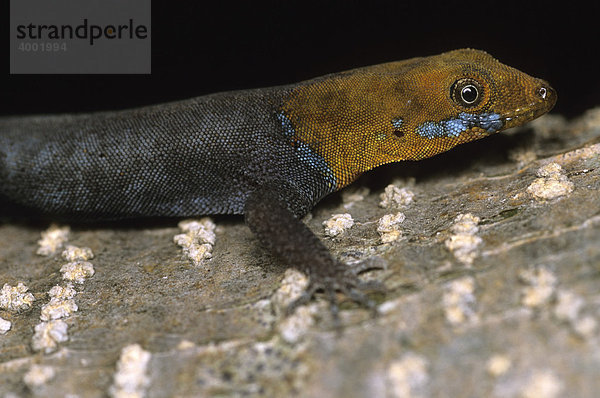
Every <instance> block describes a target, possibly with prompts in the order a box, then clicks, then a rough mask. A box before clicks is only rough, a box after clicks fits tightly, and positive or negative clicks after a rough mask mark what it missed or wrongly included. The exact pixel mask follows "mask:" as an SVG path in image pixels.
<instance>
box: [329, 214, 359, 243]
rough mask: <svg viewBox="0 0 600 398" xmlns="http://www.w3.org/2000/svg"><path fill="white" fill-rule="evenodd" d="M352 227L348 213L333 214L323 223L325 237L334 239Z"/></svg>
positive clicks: (352, 221) (352, 222)
mask: <svg viewBox="0 0 600 398" xmlns="http://www.w3.org/2000/svg"><path fill="white" fill-rule="evenodd" d="M353 225H354V220H353V219H352V216H351V215H350V214H348V213H344V214H333V215H332V216H331V217H330V218H329V219H328V220H325V221H323V226H324V227H325V235H327V236H329V237H334V236H337V235H339V234H341V233H342V232H344V231H345V230H347V229H349V228H351V227H352V226H353Z"/></svg>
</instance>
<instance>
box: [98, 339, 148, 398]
mask: <svg viewBox="0 0 600 398" xmlns="http://www.w3.org/2000/svg"><path fill="white" fill-rule="evenodd" d="M151 356H152V355H151V354H150V353H149V352H148V351H145V350H143V349H142V347H141V346H140V345H139V344H132V345H129V346H126V347H123V349H122V350H121V357H120V358H119V362H117V372H116V373H115V376H114V382H113V385H112V386H111V387H110V390H109V392H110V395H111V396H112V397H114V398H125V397H127V398H134V397H140V398H141V397H144V396H145V395H146V388H147V387H148V385H149V384H150V378H149V377H148V375H147V371H148V363H149V362H150V359H151Z"/></svg>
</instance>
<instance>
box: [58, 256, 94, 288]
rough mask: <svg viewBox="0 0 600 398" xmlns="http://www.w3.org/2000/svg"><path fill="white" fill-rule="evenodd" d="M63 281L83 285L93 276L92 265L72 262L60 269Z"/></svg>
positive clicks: (84, 262)
mask: <svg viewBox="0 0 600 398" xmlns="http://www.w3.org/2000/svg"><path fill="white" fill-rule="evenodd" d="M60 272H61V273H62V274H63V275H62V277H63V279H64V280H66V281H69V282H75V283H83V282H85V280H86V278H89V277H91V276H93V275H94V273H95V271H94V265H93V264H92V263H90V262H87V261H72V262H70V263H67V264H64V265H63V266H62V267H61V268H60Z"/></svg>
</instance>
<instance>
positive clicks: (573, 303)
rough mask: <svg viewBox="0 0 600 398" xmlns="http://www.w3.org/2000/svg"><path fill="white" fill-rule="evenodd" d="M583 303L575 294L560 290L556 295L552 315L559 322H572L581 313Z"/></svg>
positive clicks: (581, 298)
mask: <svg viewBox="0 0 600 398" xmlns="http://www.w3.org/2000/svg"><path fill="white" fill-rule="evenodd" d="M584 303H585V301H584V300H583V297H581V296H578V295H577V294H575V293H573V292H571V291H569V290H564V289H561V290H559V291H558V292H557V294H556V306H555V307H554V315H555V316H556V317H557V318H558V319H560V320H561V321H566V322H574V321H575V320H576V319H577V318H578V317H579V313H580V312H581V308H582V307H583V305H584Z"/></svg>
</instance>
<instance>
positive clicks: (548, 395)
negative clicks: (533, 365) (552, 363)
mask: <svg viewBox="0 0 600 398" xmlns="http://www.w3.org/2000/svg"><path fill="white" fill-rule="evenodd" d="M562 390H563V383H562V382H561V381H560V380H559V379H558V377H556V376H555V375H554V374H553V373H552V372H550V371H537V372H535V373H534V374H533V375H532V376H531V377H530V378H529V380H528V381H527V383H526V385H525V387H524V388H523V390H522V391H521V394H520V395H521V397H522V398H556V397H560V396H561V395H560V393H561V392H562Z"/></svg>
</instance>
